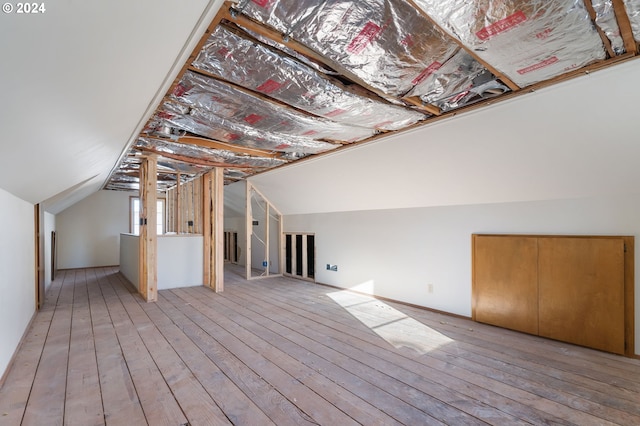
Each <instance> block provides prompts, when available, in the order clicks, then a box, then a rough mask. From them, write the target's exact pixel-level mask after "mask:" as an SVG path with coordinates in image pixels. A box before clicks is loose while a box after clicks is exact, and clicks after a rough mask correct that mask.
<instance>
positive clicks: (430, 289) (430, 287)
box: [427, 283, 433, 293]
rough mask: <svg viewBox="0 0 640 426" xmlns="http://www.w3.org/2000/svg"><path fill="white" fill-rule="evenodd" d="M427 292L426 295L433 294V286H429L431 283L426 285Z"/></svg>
mask: <svg viewBox="0 0 640 426" xmlns="http://www.w3.org/2000/svg"><path fill="white" fill-rule="evenodd" d="M427 292H428V293H433V284H431V283H429V284H427Z"/></svg>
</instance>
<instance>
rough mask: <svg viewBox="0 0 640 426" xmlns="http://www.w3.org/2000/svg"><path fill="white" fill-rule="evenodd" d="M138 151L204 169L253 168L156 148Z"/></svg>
mask: <svg viewBox="0 0 640 426" xmlns="http://www.w3.org/2000/svg"><path fill="white" fill-rule="evenodd" d="M136 149H137V150H139V151H142V152H144V153H149V154H156V155H159V156H161V157H164V158H167V159H169V160H176V161H182V162H184V163H187V164H195V165H197V166H204V167H224V168H227V169H246V168H252V167H251V166H250V165H247V164H229V163H224V162H218V161H209V160H205V159H203V158H196V157H189V156H186V155H180V154H171V153H168V152H163V151H161V150H159V149H154V148H150V147H142V146H139V147H136Z"/></svg>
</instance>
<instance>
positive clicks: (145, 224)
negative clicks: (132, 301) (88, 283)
mask: <svg viewBox="0 0 640 426" xmlns="http://www.w3.org/2000/svg"><path fill="white" fill-rule="evenodd" d="M157 174H158V163H157V158H156V157H155V156H148V157H144V158H143V159H142V164H141V165H140V237H139V253H140V255H139V262H140V263H139V266H138V271H139V280H138V282H139V289H138V291H139V292H140V294H141V295H142V297H143V298H144V299H145V300H146V301H147V302H155V301H157V300H158V258H157V250H158V239H157V235H156V233H157V198H158V196H157V192H156V191H157V189H156V188H157Z"/></svg>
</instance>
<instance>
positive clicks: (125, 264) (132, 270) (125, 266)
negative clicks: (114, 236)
mask: <svg viewBox="0 0 640 426" xmlns="http://www.w3.org/2000/svg"><path fill="white" fill-rule="evenodd" d="M139 257H140V237H138V236H137V235H132V234H120V272H122V275H124V276H125V278H127V279H128V280H129V281H130V282H131V284H133V286H134V287H135V288H137V289H138V290H140V284H139V279H140V277H139V275H138V271H139V269H138V268H139V262H138V259H139Z"/></svg>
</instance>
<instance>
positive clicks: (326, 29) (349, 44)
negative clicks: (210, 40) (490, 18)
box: [241, 0, 457, 97]
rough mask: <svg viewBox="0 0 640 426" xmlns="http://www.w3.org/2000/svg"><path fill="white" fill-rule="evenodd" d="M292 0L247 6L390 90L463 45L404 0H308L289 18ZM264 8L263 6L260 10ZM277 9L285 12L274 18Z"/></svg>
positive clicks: (413, 80)
mask: <svg viewBox="0 0 640 426" xmlns="http://www.w3.org/2000/svg"><path fill="white" fill-rule="evenodd" d="M258 3H260V4H258ZM291 3H297V2H292V1H290V0H287V1H282V0H280V1H278V0H273V1H263V2H261V1H259V2H257V3H256V2H250V3H249V4H248V6H249V5H250V8H249V7H247V8H245V9H241V11H242V13H245V14H247V15H248V16H249V17H252V18H253V19H255V20H257V21H259V22H262V23H264V24H266V25H269V26H271V27H273V28H275V29H277V30H279V31H281V32H283V33H285V34H290V35H291V37H292V38H293V39H295V40H297V41H298V42H300V43H302V44H304V45H306V46H308V47H310V48H311V49H313V50H314V51H316V52H318V53H320V54H321V55H323V56H325V57H326V58H328V59H329V60H330V61H331V65H332V66H334V65H335V67H336V69H337V70H346V71H347V72H348V73H351V74H354V75H356V76H357V77H358V78H359V79H361V80H362V81H364V82H365V83H367V84H368V85H369V86H371V87H373V88H376V89H378V90H380V91H382V92H384V93H385V94H386V95H389V96H393V97H402V96H403V95H405V94H406V93H408V92H409V91H410V90H411V89H412V88H413V87H414V86H415V85H416V84H418V83H420V82H421V81H422V80H424V79H425V78H426V77H428V76H429V75H430V74H431V73H432V72H433V71H435V70H437V69H438V68H439V67H440V66H441V65H442V64H443V63H444V62H445V61H446V60H447V59H449V58H450V57H451V55H453V53H454V52H455V51H456V49H457V46H456V44H455V43H452V42H451V40H449V38H448V37H447V36H446V35H445V33H443V32H442V31H441V30H440V29H439V28H438V27H437V26H435V25H433V24H432V23H431V22H430V21H429V20H428V19H427V18H425V17H424V16H423V15H421V14H420V13H419V12H418V11H417V10H416V9H414V8H413V7H412V6H411V5H410V4H409V3H407V2H405V1H402V0H370V1H366V2H364V1H347V0H331V1H325V2H320V3H319V2H314V3H313V5H312V6H307V7H308V8H309V9H310V10H309V11H308V12H307V11H305V12H304V13H302V12H301V11H300V12H298V13H297V15H296V16H295V17H294V18H292V19H291V20H287V19H286V16H287V15H286V14H285V13H284V12H285V11H286V10H287V9H288V8H289V7H290V6H289V5H290V4H291ZM305 3H307V2H305ZM259 8H262V9H263V10H262V11H260V13H256V12H255V10H257V9H259ZM250 10H251V11H250ZM274 15H278V16H283V17H285V18H282V19H281V20H280V21H278V22H274V20H273V19H272V17H273V16H274Z"/></svg>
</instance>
